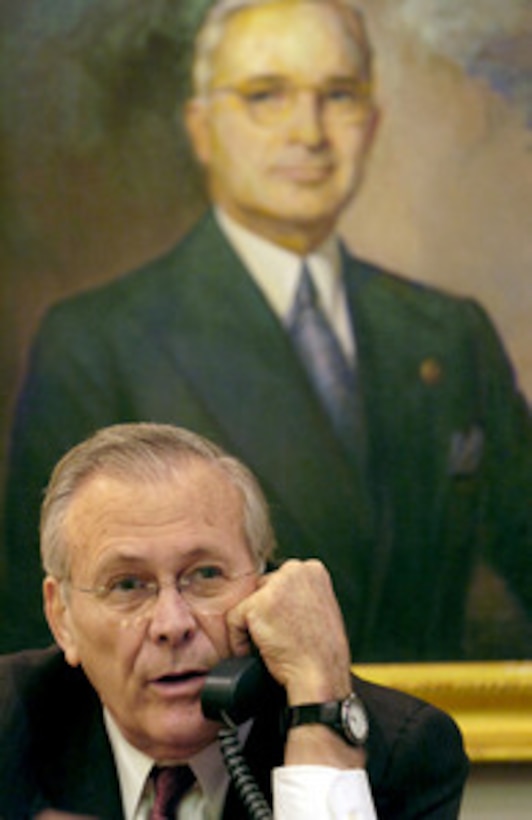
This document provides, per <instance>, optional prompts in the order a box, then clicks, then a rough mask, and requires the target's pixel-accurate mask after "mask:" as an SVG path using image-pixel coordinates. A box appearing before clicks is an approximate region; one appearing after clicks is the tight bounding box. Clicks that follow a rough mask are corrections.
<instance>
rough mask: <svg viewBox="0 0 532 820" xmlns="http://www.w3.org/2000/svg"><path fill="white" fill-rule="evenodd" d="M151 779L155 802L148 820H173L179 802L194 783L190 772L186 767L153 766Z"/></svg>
mask: <svg viewBox="0 0 532 820" xmlns="http://www.w3.org/2000/svg"><path fill="white" fill-rule="evenodd" d="M152 777H153V780H154V785H155V800H154V803H153V808H152V810H151V812H150V820H175V813H176V808H177V806H178V804H179V801H180V800H181V798H182V797H183V795H184V794H185V793H186V792H187V791H188V790H189V789H190V787H191V786H192V784H193V782H194V779H195V778H194V775H193V773H192V770H191V769H189V767H188V766H162V767H158V766H155V767H154V770H153V773H152Z"/></svg>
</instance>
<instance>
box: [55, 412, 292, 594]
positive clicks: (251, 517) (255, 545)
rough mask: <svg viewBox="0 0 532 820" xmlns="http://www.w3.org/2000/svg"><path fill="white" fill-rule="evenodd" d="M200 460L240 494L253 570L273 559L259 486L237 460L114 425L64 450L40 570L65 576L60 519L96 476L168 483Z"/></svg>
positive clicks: (184, 437) (168, 430)
mask: <svg viewBox="0 0 532 820" xmlns="http://www.w3.org/2000/svg"><path fill="white" fill-rule="evenodd" d="M197 459H200V460H203V461H205V462H207V463H208V464H212V465H213V467H215V468H218V469H219V470H220V472H221V473H222V474H223V475H225V476H226V478H228V479H229V481H230V482H231V484H232V485H233V486H235V487H236V488H237V489H238V490H239V491H240V493H241V496H242V501H243V526H244V534H245V537H246V541H247V546H248V548H249V550H250V552H251V555H252V557H253V558H254V559H255V560H256V562H257V566H259V565H263V564H264V563H265V562H266V561H267V560H268V559H269V558H270V557H271V556H272V554H273V552H274V550H275V547H276V543H275V535H274V533H273V528H272V525H271V522H270V516H269V511H268V505H267V502H266V499H265V497H264V494H263V492H262V490H261V488H260V486H259V483H258V481H257V479H256V478H255V476H254V475H253V474H252V473H251V471H250V470H249V469H248V468H247V467H246V466H245V465H244V464H242V463H241V462H240V461H238V459H236V458H234V457H232V456H230V455H228V454H227V453H225V452H224V451H223V450H222V449H221V448H220V447H218V446H217V445H215V444H213V443H212V442H211V441H209V440H208V439H206V438H203V437H202V436H200V435H197V434H196V433H192V432H191V431H190V430H185V429H184V428H181V427H175V426H173V425H171V424H151V423H138V424H115V425H112V426H111V427H105V428H103V429H101V430H99V431H98V432H96V433H95V434H94V435H93V436H91V437H90V438H88V439H87V440H86V441H83V442H81V443H80V444H78V445H77V446H76V447H74V448H73V449H72V450H70V451H69V452H68V453H67V454H66V455H65V456H63V458H62V459H61V460H60V461H59V462H58V464H57V465H56V467H55V469H54V471H53V472H52V475H51V478H50V482H49V484H48V487H47V489H46V494H45V497H44V501H43V504H42V508H41V524H40V532H41V558H42V564H43V567H44V570H45V571H46V572H47V573H48V574H49V575H53V576H54V577H56V578H58V579H68V578H69V575H70V554H69V544H68V543H67V542H66V537H65V526H64V525H65V519H66V516H67V514H68V511H69V509H70V505H71V504H72V502H73V499H74V496H75V494H76V492H77V491H78V490H79V489H80V488H81V487H82V486H83V485H85V484H86V483H87V482H88V481H90V480H91V479H92V478H94V477H95V476H98V475H106V476H112V477H114V478H118V479H123V480H124V481H125V482H132V481H145V482H156V481H161V480H164V479H165V478H166V479H168V478H170V477H171V476H172V475H175V473H176V471H177V470H179V469H181V468H186V466H187V465H189V464H190V463H191V462H192V461H194V460H197Z"/></svg>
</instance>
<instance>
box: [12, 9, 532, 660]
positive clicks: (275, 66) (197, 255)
mask: <svg viewBox="0 0 532 820" xmlns="http://www.w3.org/2000/svg"><path fill="white" fill-rule="evenodd" d="M377 119H378V115H377V110H376V105H375V101H374V96H373V86H372V59H371V52H370V46H369V44H368V41H367V37H366V33H365V31H364V27H363V23H362V20H361V17H360V15H359V14H358V13H357V12H356V11H355V10H354V9H353V7H352V6H351V4H350V3H349V2H347V0H284V1H283V2H280V0H258V2H257V0H242V1H241V2H235V1H234V0H221V2H217V3H215V4H214V5H213V7H212V8H211V10H210V12H209V14H208V16H207V18H206V20H205V22H204V25H203V27H202V29H201V31H200V32H199V35H198V39H197V50H196V56H195V60H194V96H193V98H192V99H191V100H190V102H189V104H188V106H187V109H186V121H187V125H188V129H189V132H190V135H191V139H192V142H193V145H194V147H195V150H196V153H197V156H198V158H199V160H200V162H201V163H202V165H203V167H204V168H205V173H206V178H207V182H208V186H209V190H210V194H211V197H212V201H213V204H214V208H213V210H212V211H211V212H210V213H208V214H207V215H206V216H205V218H204V219H203V220H202V221H201V222H200V223H199V225H198V226H197V227H196V228H195V230H193V232H192V233H191V234H190V235H189V236H188V237H187V238H186V239H185V240H184V241H183V242H181V243H180V244H179V245H178V246H177V247H176V248H174V249H173V250H172V251H170V253H168V254H167V255H165V256H164V257H162V258H161V259H158V260H157V261H155V262H153V263H151V264H149V265H147V266H146V267H144V268H143V269H141V270H140V271H137V272H135V273H133V274H131V275H129V276H126V277H124V278H121V279H119V280H118V281H115V282H112V283H111V284H109V285H108V286H106V287H104V288H103V289H100V290H96V291H93V292H90V293H86V294H83V295H81V296H78V297H76V298H74V299H72V300H70V301H67V302H66V303H63V304H61V305H59V306H57V307H55V308H54V309H52V311H51V312H50V314H49V315H48V317H47V318H46V319H45V321H44V324H43V326H42V329H41V331H40V333H39V336H38V338H37V340H36V343H35V346H34V350H33V353H32V357H31V362H30V368H29V373H28V376H27V380H26V384H25V386H24V388H23V390H22V393H21V397H20V401H19V404H18V409H17V412H16V419H15V426H14V432H13V440H12V459H11V475H10V479H9V488H8V498H7V502H6V510H7V516H8V532H7V555H8V561H7V585H6V586H7V591H8V593H9V595H10V598H11V600H10V602H9V607H8V615H7V617H6V618H5V623H9V624H10V625H11V628H12V629H13V631H14V632H16V630H17V629H18V630H20V635H19V636H18V639H17V638H16V636H13V638H12V640H11V641H10V642H8V645H10V646H12V647H16V646H22V645H24V644H27V643H28V642H29V641H31V642H32V643H34V642H35V640H36V639H37V638H39V639H40V640H43V641H44V640H45V638H44V636H43V628H42V627H41V626H40V622H39V615H38V604H37V601H38V591H39V585H40V575H39V567H38V565H37V562H36V559H35V557H34V553H35V554H36V550H32V543H33V542H34V540H35V536H34V531H36V524H35V521H36V516H37V510H38V506H39V500H40V496H41V492H42V489H43V487H44V485H45V482H46V477H47V475H48V474H49V471H50V470H51V468H52V466H53V464H54V463H55V461H56V460H57V459H58V458H59V457H60V455H61V454H62V453H63V452H65V451H66V450H67V449H69V448H70V447H71V446H72V445H74V444H75V443H76V442H77V441H79V440H81V439H83V438H85V437H86V436H87V435H88V434H89V433H90V432H91V431H92V430H94V429H96V428H98V427H101V426H105V425H108V424H112V423H115V422H121V421H131V420H138V421H142V420H146V419H149V420H154V421H160V422H171V423H176V424H180V425H184V426H186V427H190V428H191V429H194V430H195V431H197V432H199V433H202V434H205V435H207V436H209V437H211V438H213V439H214V440H215V441H217V442H218V443H219V444H221V445H222V446H225V447H227V448H229V449H230V450H231V452H234V453H236V454H238V456H240V457H241V458H242V459H243V460H244V461H245V462H246V463H247V464H249V465H250V467H251V468H252V469H253V470H254V472H255V474H256V475H257V476H258V477H259V479H260V481H261V483H262V485H263V486H264V487H265V489H266V491H267V494H268V498H269V500H270V501H271V504H272V510H273V516H274V522H275V529H276V532H277V535H278V540H279V542H280V550H281V553H282V554H283V555H285V556H293V557H299V558H306V557H312V556H316V557H319V558H321V559H322V560H323V561H324V563H325V564H326V565H327V567H328V568H329V570H330V572H331V574H332V577H333V580H334V583H335V588H336V591H337V595H338V598H339V601H340V603H341V606H342V609H343V611H344V612H345V617H346V620H347V628H348V634H349V639H350V645H351V650H352V654H353V657H356V658H360V659H365V660H372V659H374V660H390V659H391V660H394V659H395V660H416V659H417V660H422V659H436V658H459V657H462V656H463V654H464V652H465V651H466V650H467V649H468V647H467V646H466V641H465V636H466V630H465V623H466V611H467V606H468V595H469V590H470V588H471V582H472V579H473V578H474V577H475V574H476V572H477V571H478V570H479V569H482V572H483V573H484V574H485V575H487V576H488V577H491V576H495V577H496V579H497V583H496V585H495V584H494V585H493V586H492V588H495V589H497V590H498V593H499V598H498V600H497V602H496V604H494V606H493V607H492V610H493V612H494V614H495V616H496V617H497V615H498V613H499V612H500V613H501V616H502V619H503V622H504V623H506V622H508V623H514V624H515V631H514V632H512V634H509V632H508V631H506V632H505V633H504V635H503V636H502V637H501V645H500V646H498V647H497V637H498V634H499V633H498V631H497V629H498V624H497V623H494V624H493V623H491V624H490V625H489V627H490V629H491V630H492V634H493V636H494V644H495V652H501V653H504V652H506V653H508V654H509V655H510V656H513V657H515V656H517V655H522V654H524V653H526V652H528V651H532V640H530V639H529V640H528V642H527V641H526V640H523V636H525V638H526V635H527V634H528V635H529V634H530V627H529V626H528V623H529V620H528V617H529V614H530V611H531V610H532V560H531V558H530V556H531V555H532V549H531V548H530V541H529V538H530V536H529V504H528V501H529V497H528V496H529V487H530V452H531V448H530V424H529V417H528V413H527V410H526V407H525V404H524V402H523V401H522V398H521V397H520V396H519V395H518V393H517V391H516V388H515V384H514V381H513V377H512V373H511V369H510V366H509V364H508V362H507V360H506V358H505V355H504V352H503V350H502V349H501V346H500V344H499V342H498V340H497V338H496V336H495V334H494V332H493V329H492V327H491V325H490V323H489V322H488V321H487V319H486V317H485V315H484V313H483V312H482V311H481V310H480V309H479V308H478V306H476V305H475V304H474V303H473V302H471V301H468V300H461V299H457V298H451V297H449V296H447V295H444V294H442V293H440V292H436V291H434V290H430V289H428V288H424V287H421V286H419V285H416V284H413V283H410V282H408V281H407V280H403V279H401V278H399V277H397V276H394V275H390V274H388V273H386V272H383V271H381V270H379V269H378V268H376V267H375V266H373V265H370V264H367V263H364V262H361V261H360V260H358V259H355V258H353V257H352V256H350V255H349V254H348V252H347V250H346V248H345V247H344V246H343V245H342V244H341V242H339V240H338V237H337V236H336V233H335V231H336V225H337V221H338V218H339V216H340V215H341V214H342V212H343V210H344V208H345V206H346V204H347V203H348V202H349V201H350V200H352V198H353V197H354V195H355V194H356V191H357V189H358V186H359V183H360V181H361V178H362V175H363V170H364V167H365V163H366V159H367V156H368V152H369V149H370V146H371V144H372V141H373V137H374V134H375V130H376V125H377ZM22 587H23V588H24V591H25V596H24V597H23V598H22V597H21V596H20V589H21V588H22ZM32 618H33V622H32ZM527 629H528V632H527ZM6 631H7V630H4V633H5V632H6ZM5 640H6V635H5V634H4V641H5ZM470 649H471V648H470V647H469V650H470ZM486 649H487V647H486V646H483V647H482V652H485V651H486Z"/></svg>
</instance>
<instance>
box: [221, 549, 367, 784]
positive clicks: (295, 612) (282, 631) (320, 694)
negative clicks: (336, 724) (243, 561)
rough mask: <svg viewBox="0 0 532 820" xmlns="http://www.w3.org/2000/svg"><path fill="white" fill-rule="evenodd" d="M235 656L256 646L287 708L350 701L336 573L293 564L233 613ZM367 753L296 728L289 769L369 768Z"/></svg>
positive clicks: (320, 731)
mask: <svg viewBox="0 0 532 820" xmlns="http://www.w3.org/2000/svg"><path fill="white" fill-rule="evenodd" d="M227 624H228V629H229V640H230V643H231V648H232V650H233V652H234V653H235V655H244V654H246V653H247V652H249V650H250V642H253V643H254V644H255V646H256V647H257V649H258V650H259V652H260V654H261V655H262V658H263V660H264V662H265V663H266V666H267V667H268V669H269V671H270V673H271V674H272V675H273V677H274V678H275V679H276V680H277V681H278V682H279V683H280V684H281V685H282V686H283V687H284V688H285V690H286V693H287V699H288V703H289V704H291V705H296V704H302V703H324V702H326V701H331V700H343V698H345V697H346V696H347V695H348V694H349V692H350V691H351V675H350V663H351V660H350V653H349V644H348V641H347V637H346V633H345V628H344V622H343V618H342V614H341V612H340V607H339V606H338V603H337V601H336V597H335V595H334V591H333V587H332V583H331V579H330V576H329V573H328V572H327V570H326V569H325V567H324V565H323V564H322V563H321V562H320V561H315V560H310V561H287V562H286V563H285V564H283V565H282V567H281V568H280V569H279V570H277V571H276V572H272V573H270V574H268V575H264V576H263V577H262V578H261V581H260V583H259V586H258V589H257V590H256V591H255V592H254V593H252V594H251V595H250V596H249V597H248V598H245V599H244V600H243V601H241V602H240V603H239V604H238V605H237V606H236V607H235V608H234V609H233V610H231V611H230V612H229V613H228V616H227ZM365 759H366V758H365V752H364V750H363V749H360V748H355V747H352V746H350V745H349V744H348V743H347V742H346V741H345V740H344V739H343V738H342V737H340V735H338V734H337V733H336V732H335V731H334V730H333V729H330V728H329V727H327V726H321V725H305V726H297V727H295V728H292V729H291V730H290V731H289V733H288V738H287V742H286V746H285V765H304V764H306V765H322V766H334V767H337V768H344V769H355V768H363V767H364V765H365Z"/></svg>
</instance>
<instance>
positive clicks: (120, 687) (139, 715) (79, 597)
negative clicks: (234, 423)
mask: <svg viewBox="0 0 532 820" xmlns="http://www.w3.org/2000/svg"><path fill="white" fill-rule="evenodd" d="M242 521H243V518H242V500H241V496H240V493H239V491H238V490H237V489H236V488H235V487H234V486H233V485H232V484H231V483H230V482H229V480H228V479H227V478H226V477H225V476H224V475H223V474H222V473H221V472H220V471H219V470H218V469H217V468H216V467H213V466H211V465H208V464H206V463H204V462H202V461H201V460H199V459H196V460H193V461H191V462H190V464H189V465H187V466H186V467H183V468H182V469H181V472H180V474H179V475H177V474H176V475H174V476H171V477H169V478H168V479H167V480H166V479H165V480H164V481H162V480H161V481H159V482H157V483H153V484H147V483H144V482H143V483H140V482H135V481H131V482H129V481H127V482H126V481H123V480H117V479H114V478H110V477H105V476H101V477H95V478H93V479H91V480H90V481H89V482H88V483H87V484H86V485H85V486H83V487H81V488H80V489H79V490H78V492H77V495H76V496H75V498H74V500H73V502H72V506H71V508H70V510H69V513H68V517H67V520H66V532H67V536H68V543H69V544H70V545H71V559H72V563H71V579H70V585H69V587H68V590H67V594H66V598H65V597H64V596H63V595H62V590H61V588H60V586H59V584H58V582H56V581H55V580H53V579H47V581H46V582H45V597H46V602H47V614H48V616H49V619H50V621H51V624H52V627H53V628H54V632H55V634H56V637H57V639H58V640H59V643H60V644H61V646H62V647H63V649H64V651H65V655H66V658H67V660H68V662H69V663H71V664H72V665H77V664H81V666H82V667H83V669H84V670H85V672H86V674H87V676H88V678H89V679H90V681H91V682H92V684H93V686H94V687H95V689H96V690H97V692H98V693H99V695H100V698H101V700H102V702H103V703H104V705H105V706H106V707H107V708H108V709H109V711H110V712H111V714H112V715H113V717H114V719H115V721H116V722H117V724H118V726H119V727H120V729H121V730H122V733H123V734H124V736H125V737H126V738H127V739H128V740H129V741H130V742H131V743H132V744H133V745H134V746H136V747H137V748H139V749H141V750H143V751H144V752H145V753H146V754H148V755H150V756H151V757H153V758H155V759H157V760H163V759H164V760H179V759H185V758H188V757H189V756H190V755H191V754H194V753H195V752H197V751H199V750H200V749H201V748H203V747H205V746H206V745H207V744H208V743H209V742H211V740H213V739H214V737H215V736H216V732H217V727H216V725H215V724H213V723H210V722H209V721H206V720H205V719H204V718H203V716H202V713H201V706H200V693H201V689H202V687H203V683H204V680H205V676H206V674H207V672H208V671H209V669H211V668H212V667H213V666H214V665H215V664H216V663H217V662H218V661H219V660H220V659H221V658H223V657H226V656H227V655H228V654H229V649H228V640H227V633H226V626H225V618H224V614H223V611H224V609H225V610H226V609H227V608H230V607H231V606H233V605H234V604H235V603H236V602H237V601H238V600H240V599H241V598H243V597H245V595H247V594H249V593H250V592H251V591H252V590H253V589H254V588H255V586H256V580H257V579H256V575H254V574H251V575H250V574H249V573H250V571H252V570H253V569H254V564H253V561H252V558H251V555H250V553H249V550H248V548H247V545H246V541H245V535H244V532H243V523H242ZM198 568H199V572H200V574H201V577H203V573H204V572H206V574H207V577H210V574H211V568H214V571H215V572H218V571H219V569H220V568H222V569H223V570H224V571H226V572H227V573H228V574H231V575H239V576H241V577H240V578H239V579H238V580H235V581H233V582H232V583H231V584H230V589H229V592H228V594H227V596H226V597H225V598H224V599H223V605H221V606H220V608H219V609H216V607H214V608H215V610H216V611H214V612H212V611H209V613H208V614H205V611H202V612H201V613H199V612H197V611H196V609H195V607H193V606H191V605H190V604H189V603H187V601H186V600H185V599H184V598H183V596H182V594H181V593H180V592H179V591H178V590H177V589H176V580H178V579H179V578H180V577H181V576H182V575H183V573H190V572H191V571H194V570H196V569H198ZM243 573H248V574H247V575H243ZM139 579H140V581H141V582H142V583H144V582H146V581H148V582H150V581H155V582H157V584H158V585H159V586H160V587H161V589H160V591H159V593H158V595H154V596H153V597H152V598H150V599H149V600H148V601H147V602H145V604H143V605H142V606H140V607H136V608H133V609H131V608H130V607H124V606H123V605H122V604H120V601H119V605H118V606H117V605H116V601H114V599H113V596H114V595H115V593H114V592H113V595H112V596H109V598H102V597H99V596H98V595H95V594H94V593H93V592H84V591H82V589H90V590H94V589H95V588H101V587H102V586H103V587H106V588H107V589H109V588H111V589H113V590H115V589H117V590H118V591H119V593H118V594H119V595H124V596H127V595H129V594H130V588H131V586H133V585H135V584H136V583H138V580H139ZM124 590H126V591H125V592H124ZM185 594H186V592H185ZM212 606H213V604H212V601H211V602H209V607H210V608H212Z"/></svg>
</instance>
